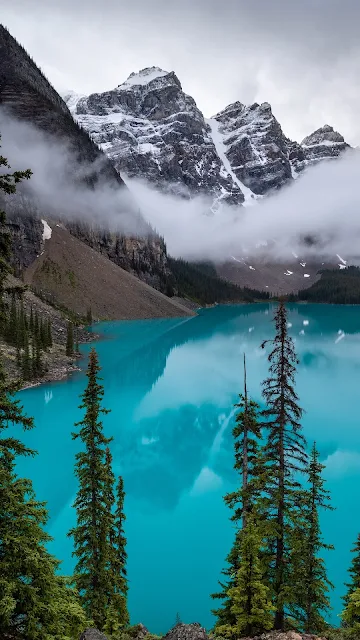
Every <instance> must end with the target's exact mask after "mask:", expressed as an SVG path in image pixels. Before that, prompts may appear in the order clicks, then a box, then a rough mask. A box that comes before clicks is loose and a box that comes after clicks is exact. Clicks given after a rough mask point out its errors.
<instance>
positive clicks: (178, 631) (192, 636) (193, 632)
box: [163, 622, 208, 640]
mask: <svg viewBox="0 0 360 640" xmlns="http://www.w3.org/2000/svg"><path fill="white" fill-rule="evenodd" d="M163 640H208V635H207V633H206V630H205V629H204V628H203V627H201V626H200V624H199V623H197V622H194V623H193V624H177V625H175V627H173V628H172V629H171V630H170V631H168V633H167V634H166V635H165V636H164V638H163Z"/></svg>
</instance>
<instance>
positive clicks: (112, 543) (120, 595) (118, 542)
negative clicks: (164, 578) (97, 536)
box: [102, 448, 129, 634]
mask: <svg viewBox="0 0 360 640" xmlns="http://www.w3.org/2000/svg"><path fill="white" fill-rule="evenodd" d="M104 484H105V500H106V507H107V513H108V516H107V517H106V518H105V519H104V520H103V530H102V535H103V537H104V547H105V554H106V557H107V558H108V606H107V616H106V625H105V628H104V630H105V629H106V631H107V633H110V634H111V633H115V631H116V630H119V629H121V628H124V627H126V626H127V625H128V624H129V613H128V609H127V591H128V586H127V577H126V562H127V553H126V538H125V533H124V521H125V519H126V516H125V513H124V498H125V493H124V484H123V479H122V478H121V477H119V480H118V484H117V487H116V501H115V496H114V488H115V476H114V473H113V470H112V456H111V452H110V449H109V448H107V449H106V454H105V482H104ZM114 507H115V510H114ZM111 628H112V631H111Z"/></svg>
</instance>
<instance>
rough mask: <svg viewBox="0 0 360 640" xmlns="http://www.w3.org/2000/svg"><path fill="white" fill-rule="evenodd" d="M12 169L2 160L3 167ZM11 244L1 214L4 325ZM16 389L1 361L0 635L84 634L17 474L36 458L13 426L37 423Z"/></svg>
mask: <svg viewBox="0 0 360 640" xmlns="http://www.w3.org/2000/svg"><path fill="white" fill-rule="evenodd" d="M1 166H2V167H8V164H7V161H6V159H5V158H3V157H2V156H0V167H1ZM30 173H31V172H15V173H14V174H9V173H7V174H5V173H3V174H1V173H0V191H4V192H5V193H14V191H15V185H16V183H17V182H19V181H20V180H21V179H23V178H28V177H30ZM9 246H10V240H9V235H8V232H7V230H6V215H5V213H4V212H0V318H1V320H2V326H3V320H4V313H5V305H4V286H5V279H6V276H7V274H8V273H9V264H8V260H9ZM16 390H17V389H16V387H15V386H11V385H10V384H9V383H7V382H6V378H5V374H4V370H3V366H2V361H1V358H0V565H1V571H0V635H1V637H2V638H9V640H10V639H14V640H15V639H16V640H48V639H49V638H50V637H51V638H54V639H55V638H60V637H61V638H65V637H70V636H73V637H74V634H78V633H80V632H81V631H82V630H83V628H84V626H85V624H86V620H85V617H84V614H83V612H82V610H81V607H80V606H79V604H78V602H77V598H76V594H75V592H74V591H73V590H72V589H69V588H68V586H67V584H66V582H65V580H64V578H61V577H60V576H58V575H57V574H56V570H57V567H58V564H59V563H58V561H57V560H55V559H54V558H53V557H52V556H51V555H50V554H49V553H48V551H47V549H46V546H45V545H46V544H47V542H48V541H49V539H50V538H49V536H48V535H47V534H46V533H45V531H44V529H43V527H44V525H45V523H46V520H47V513H46V509H45V508H44V505H43V503H39V502H37V500H36V498H35V495H34V492H33V489H32V485H31V482H30V481H29V480H27V479H23V478H19V477H18V476H17V475H16V471H15V466H16V462H17V458H18V457H19V456H32V455H34V453H35V452H34V451H32V450H31V449H28V448H27V447H26V446H25V445H24V444H23V443H22V442H21V441H20V440H19V439H18V438H17V437H15V436H14V435H12V436H11V437H10V436H7V434H6V433H4V432H6V429H8V427H9V426H12V427H20V428H22V429H24V430H28V429H31V428H33V426H34V425H33V419H32V418H30V417H28V416H26V415H25V414H24V413H23V410H22V407H21V406H20V404H19V401H16V400H14V399H13V394H14V392H15V391H16Z"/></svg>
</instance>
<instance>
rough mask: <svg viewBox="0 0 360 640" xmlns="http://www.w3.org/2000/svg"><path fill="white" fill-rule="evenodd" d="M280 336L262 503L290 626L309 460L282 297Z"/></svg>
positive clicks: (280, 620) (270, 390) (272, 371)
mask: <svg viewBox="0 0 360 640" xmlns="http://www.w3.org/2000/svg"><path fill="white" fill-rule="evenodd" d="M274 321H275V328H276V335H275V338H274V340H272V341H265V342H264V343H263V344H262V347H264V346H265V344H267V343H268V342H270V343H272V346H273V348H272V351H271V352H270V354H269V356H268V360H269V363H270V366H269V377H268V378H267V379H266V380H265V381H264V382H263V396H264V399H265V402H266V409H264V411H263V417H264V419H265V422H264V424H263V427H265V428H266V429H267V442H266V444H265V447H264V454H265V459H266V486H265V488H264V495H265V497H264V499H263V503H264V505H266V510H267V520H268V523H269V525H270V527H271V526H272V535H270V537H269V540H268V548H269V549H270V551H271V552H272V550H273V547H275V559H274V563H273V566H271V567H270V574H269V575H270V577H271V582H272V588H273V593H274V603H275V606H276V614H275V621H274V628H275V629H276V630H280V631H283V630H284V628H285V607H286V608H288V607H289V606H291V604H293V602H294V593H293V589H292V586H293V583H292V578H291V565H290V562H289V561H290V551H291V548H290V547H291V534H292V531H293V527H294V518H295V517H296V513H298V512H299V495H300V492H299V490H300V484H299V482H298V480H297V477H295V476H296V475H297V474H298V473H299V472H300V473H304V472H305V469H306V465H307V455H306V450H305V444H306V443H305V438H304V436H303V434H302V431H301V425H300V419H301V416H302V409H301V408H300V407H299V405H298V397H297V395H296V392H295V388H294V384H295V373H296V365H297V364H298V361H297V357H296V353H295V349H294V345H293V341H292V339H291V337H290V336H289V335H288V327H287V310H286V307H285V305H284V303H283V302H280V303H279V306H278V308H277V310H276V313H275V318H274Z"/></svg>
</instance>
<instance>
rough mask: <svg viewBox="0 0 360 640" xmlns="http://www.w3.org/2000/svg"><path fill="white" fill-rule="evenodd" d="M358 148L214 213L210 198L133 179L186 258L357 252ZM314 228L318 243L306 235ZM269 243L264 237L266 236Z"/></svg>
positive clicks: (173, 250)
mask: <svg viewBox="0 0 360 640" xmlns="http://www.w3.org/2000/svg"><path fill="white" fill-rule="evenodd" d="M359 175H360V152H359V151H358V150H349V151H348V152H346V153H345V154H344V155H343V156H342V157H341V158H340V159H336V160H330V161H325V162H323V163H321V164H319V165H317V166H314V167H311V168H308V170H307V171H306V172H304V174H303V175H301V176H300V177H299V178H298V179H297V180H296V182H294V183H293V184H291V185H290V186H288V187H284V188H283V189H282V190H281V191H279V192H277V193H276V194H275V195H272V196H269V197H268V198H266V199H264V200H261V201H258V202H257V204H256V205H254V206H252V207H248V208H246V207H229V206H225V205H224V206H223V207H222V208H221V209H220V210H219V211H218V212H217V213H216V214H215V215H208V212H209V198H204V197H196V198H194V199H193V200H190V201H188V200H182V199H178V198H174V197H172V196H169V195H164V194H162V193H160V192H159V191H156V190H154V189H150V188H149V186H148V185H146V184H144V183H141V182H140V181H136V180H129V181H127V183H128V186H129V188H130V190H131V191H132V193H133V194H134V197H135V198H136V200H137V201H138V203H139V205H140V207H141V210H142V212H143V215H144V216H145V217H146V219H147V220H148V221H149V222H150V224H151V225H153V226H154V227H155V228H156V229H157V230H158V231H159V232H160V233H161V234H162V235H163V236H164V237H165V241H166V243H167V246H168V250H169V253H170V254H171V255H174V256H176V257H179V256H182V257H184V258H187V259H212V260H215V261H222V260H224V259H229V258H230V257H231V256H235V257H245V256H251V257H255V258H256V257H259V258H260V257H264V256H265V257H268V258H269V259H272V260H289V258H290V259H291V258H292V252H296V253H297V254H298V255H299V256H304V257H308V256H310V257H311V256H313V257H315V258H317V259H319V258H320V257H322V258H331V259H334V258H336V254H339V255H341V256H343V254H344V258H345V259H348V260H349V259H352V260H353V261H354V260H356V258H357V256H359V255H360V252H359V240H360V191H359V189H358V188H357V186H356V185H357V183H358V176H359ZM308 236H312V237H314V238H315V239H316V241H317V242H316V245H315V246H308V244H307V243H305V242H304V238H306V237H308ZM265 243H266V244H265Z"/></svg>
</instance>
